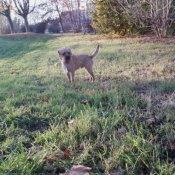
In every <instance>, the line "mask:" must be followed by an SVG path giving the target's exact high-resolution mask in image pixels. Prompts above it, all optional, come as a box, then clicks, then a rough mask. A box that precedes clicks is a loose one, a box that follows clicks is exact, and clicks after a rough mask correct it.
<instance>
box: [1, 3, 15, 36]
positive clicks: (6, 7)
mask: <svg viewBox="0 0 175 175" xmlns="http://www.w3.org/2000/svg"><path fill="white" fill-rule="evenodd" d="M11 10H12V0H0V14H1V15H3V16H5V17H7V19H8V22H9V24H10V30H11V33H15V29H14V25H13V22H12V18H11Z"/></svg>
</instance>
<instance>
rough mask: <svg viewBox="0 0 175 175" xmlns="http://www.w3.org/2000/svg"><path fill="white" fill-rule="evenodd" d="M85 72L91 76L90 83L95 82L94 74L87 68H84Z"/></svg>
mask: <svg viewBox="0 0 175 175" xmlns="http://www.w3.org/2000/svg"><path fill="white" fill-rule="evenodd" d="M86 70H87V71H88V73H89V74H90V76H91V81H92V82H94V81H95V76H94V73H93V71H92V69H87V68H86Z"/></svg>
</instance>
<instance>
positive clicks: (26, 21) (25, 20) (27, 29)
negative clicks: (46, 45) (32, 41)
mask: <svg viewBox="0 0 175 175" xmlns="http://www.w3.org/2000/svg"><path fill="white" fill-rule="evenodd" d="M23 18H24V22H25V28H26V32H30V27H29V23H28V20H27V16H23Z"/></svg>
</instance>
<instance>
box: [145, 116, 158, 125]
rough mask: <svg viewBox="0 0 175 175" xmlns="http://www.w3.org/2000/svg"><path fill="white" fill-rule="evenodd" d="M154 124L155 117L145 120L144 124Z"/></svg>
mask: <svg viewBox="0 0 175 175" xmlns="http://www.w3.org/2000/svg"><path fill="white" fill-rule="evenodd" d="M155 122H156V118H155V117H152V118H149V119H148V120H146V123H147V124H149V125H151V124H154V123H155Z"/></svg>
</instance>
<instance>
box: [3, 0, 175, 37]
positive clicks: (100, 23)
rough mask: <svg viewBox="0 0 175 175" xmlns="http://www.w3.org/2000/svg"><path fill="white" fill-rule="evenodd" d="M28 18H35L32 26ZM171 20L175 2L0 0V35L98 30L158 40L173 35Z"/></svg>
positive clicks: (149, 0) (174, 18)
mask: <svg viewBox="0 0 175 175" xmlns="http://www.w3.org/2000/svg"><path fill="white" fill-rule="evenodd" d="M12 13H14V14H15V15H18V16H20V17H21V18H20V19H23V22H21V20H19V18H14V17H12ZM29 15H32V16H33V17H34V18H35V19H36V18H37V20H35V22H33V23H32V24H29V20H28V16H29ZM13 16H14V15H13ZM174 21H175V0H91V1H88V0H86V1H85V2H82V1H81V0H43V1H41V2H40V4H36V1H35V2H33V1H31V0H0V31H1V33H15V32H30V31H31V32H37V33H44V32H46V31H47V32H55V33H58V32H60V31H62V32H68V31H73V32H84V33H85V32H93V31H97V32H99V33H105V34H109V33H110V34H120V35H126V34H133V33H138V34H145V33H153V34H155V35H156V36H157V37H159V38H161V37H166V36H167V35H168V34H174V33H175V30H174V25H175V23H174ZM30 22H31V21H30Z"/></svg>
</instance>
